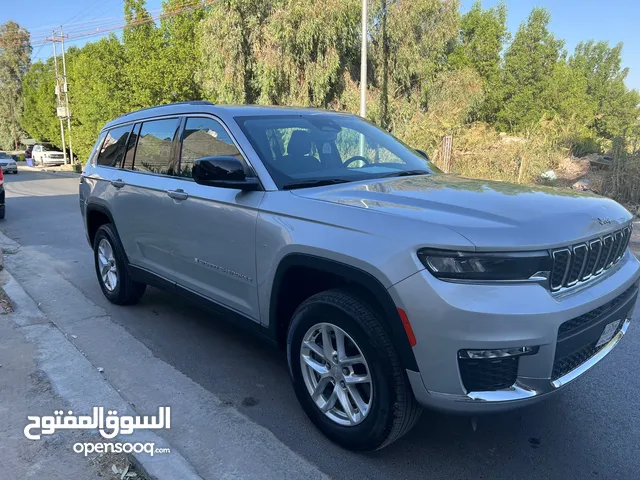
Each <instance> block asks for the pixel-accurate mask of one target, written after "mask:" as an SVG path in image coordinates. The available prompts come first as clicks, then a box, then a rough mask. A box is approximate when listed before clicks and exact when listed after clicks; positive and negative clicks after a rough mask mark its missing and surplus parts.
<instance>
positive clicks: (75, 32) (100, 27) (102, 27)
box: [0, 0, 215, 47]
mask: <svg viewBox="0 0 640 480" xmlns="http://www.w3.org/2000/svg"><path fill="white" fill-rule="evenodd" d="M214 1H215V0H203V1H202V2H201V3H200V4H195V5H194V4H193V0H185V1H183V2H181V3H178V4H176V5H175V6H174V7H178V8H177V9H175V10H172V11H171V12H166V13H162V11H163V10H164V9H163V8H159V9H156V10H151V11H148V13H149V16H148V17H146V18H142V19H139V20H134V21H132V22H129V23H127V22H126V20H125V18H124V17H110V18H103V19H100V20H96V21H91V22H86V23H81V24H78V25H79V26H78V27H76V28H75V29H71V30H72V33H69V39H70V40H76V39H80V38H90V37H95V36H100V35H104V34H106V33H109V32H113V31H117V30H121V29H123V28H126V27H133V26H137V25H142V24H145V23H151V22H156V21H158V20H163V19H166V18H170V17H173V16H175V15H180V14H183V13H188V12H191V11H195V10H199V9H201V8H205V7H207V6H209V5H211V4H213V2H214ZM152 12H153V13H152ZM106 20H110V21H106ZM99 22H104V23H102V24H100V23H99ZM90 25H95V26H91V27H90ZM67 31H69V30H67ZM13 38H14V39H15V40H17V39H19V38H21V37H19V36H15V37H13ZM3 40H4V41H6V42H8V41H10V40H11V38H10V37H5V38H4V39H3ZM47 43H49V39H48V37H44V38H37V39H35V40H32V41H31V45H32V46H37V45H42V44H47ZM21 44H22V42H17V43H14V44H8V43H4V44H2V45H0V47H14V46H19V45H21Z"/></svg>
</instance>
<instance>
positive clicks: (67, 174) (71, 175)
mask: <svg viewBox="0 0 640 480" xmlns="http://www.w3.org/2000/svg"><path fill="white" fill-rule="evenodd" d="M20 170H23V171H26V172H39V173H48V174H52V175H58V176H60V177H69V178H77V177H79V176H80V174H79V173H76V172H66V171H58V170H51V169H49V168H35V167H29V166H27V165H18V171H20Z"/></svg>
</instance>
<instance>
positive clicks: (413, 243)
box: [80, 102, 640, 450]
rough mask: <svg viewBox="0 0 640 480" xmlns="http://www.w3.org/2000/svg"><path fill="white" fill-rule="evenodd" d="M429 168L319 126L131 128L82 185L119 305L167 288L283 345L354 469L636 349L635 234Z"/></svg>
mask: <svg viewBox="0 0 640 480" xmlns="http://www.w3.org/2000/svg"><path fill="white" fill-rule="evenodd" d="M425 157H426V155H422V154H420V153H419V152H418V151H416V150H414V149H412V148H410V147H408V146H406V145H405V144H403V143H402V142H400V141H399V140H397V139H395V138H394V137H393V136H392V135H390V134H389V133H388V132H385V131H383V130H380V129H378V128H377V127H375V126H374V125H372V124H371V123H369V122H367V121H365V120H363V119H361V118H359V117H357V116H353V115H347V114H338V113H332V112H326V111H320V110H309V109H285V108H271V107H253V106H245V107H233V106H214V105H212V104H209V103H207V102H191V103H183V104H175V105H165V106H160V107H155V108H150V109H146V110H141V111H138V112H134V113H130V114H128V115H125V116H122V117H120V118H118V119H117V120H115V121H113V122H111V123H109V124H107V125H106V126H105V127H104V128H103V130H102V132H101V133H100V136H99V138H98V141H97V143H96V145H95V147H94V151H93V153H92V154H91V156H90V158H89V162H88V163H87V165H86V167H85V170H84V172H83V175H82V177H81V183H80V207H81V211H82V216H83V218H84V222H85V227H86V233H87V238H88V241H89V244H90V245H91V246H92V248H93V250H94V261H95V269H96V273H97V278H98V281H99V283H100V287H101V288H102V291H103V293H104V295H105V296H106V297H107V298H108V299H109V300H110V301H111V302H113V303H115V304H132V303H135V302H136V301H138V299H139V298H140V297H141V296H142V295H143V293H144V291H145V286H146V285H147V284H150V285H156V286H161V287H163V288H166V289H168V290H170V291H171V292H180V293H182V294H184V295H185V296H187V297H189V298H191V299H193V300H195V301H197V302H200V303H201V304H203V305H206V306H208V307H210V308H211V309H212V310H213V311H215V312H223V313H224V314H225V315H226V318H228V319H229V320H231V321H233V322H235V323H238V324H244V325H246V326H247V327H248V328H250V329H253V330H254V331H256V332H258V333H260V334H262V335H264V336H266V337H267V338H269V339H270V340H272V341H273V342H275V343H277V344H279V345H281V346H282V347H283V348H285V349H286V355H287V360H288V366H289V373H290V376H291V380H292V383H293V388H294V390H295V393H296V395H297V397H298V400H299V401H300V404H301V405H302V408H303V409H304V411H305V412H306V413H307V415H308V416H309V418H310V419H311V420H312V421H313V422H314V423H315V424H316V425H317V427H318V428H319V429H320V430H321V431H322V432H323V433H324V434H326V435H327V436H328V437H329V438H330V439H332V440H333V441H335V442H337V443H339V444H340V445H342V446H344V447H346V448H350V449H356V450H374V449H379V448H382V447H384V446H386V445H388V444H390V443H391V442H393V441H395V440H397V439H398V438H400V437H401V436H402V435H404V434H405V433H406V432H407V431H409V430H410V428H411V427H412V426H413V425H414V424H415V422H416V420H417V419H418V417H419V415H420V412H421V407H422V406H424V407H429V408H434V409H439V410H444V411H451V412H458V413H466V414H479V413H483V412H496V411H501V410H507V409H512V408H516V407H521V406H525V405H529V404H531V403H534V402H536V401H539V400H541V399H543V398H548V397H550V396H552V395H554V394H556V393H557V392H558V391H560V390H561V389H562V387H564V386H565V385H567V384H568V383H570V382H572V381H573V380H575V379H576V378H578V377H580V376H582V375H583V374H584V373H585V372H587V371H588V370H590V369H591V368H592V367H594V366H595V365H596V364H597V363H598V362H600V361H601V360H602V359H603V358H604V357H605V356H606V355H607V354H609V353H610V352H611V351H612V349H613V348H614V347H615V346H616V345H617V344H618V342H619V341H620V340H621V339H622V337H623V336H624V335H625V333H626V332H627V328H628V327H629V322H630V320H631V315H632V311H633V308H634V304H635V301H636V297H637V294H638V283H639V277H640V263H639V262H638V260H637V259H636V258H635V257H634V256H633V255H632V254H631V253H630V252H629V250H628V248H627V245H628V242H629V239H630V235H631V219H632V216H631V214H630V213H629V212H628V211H627V210H625V209H624V208H623V207H622V206H620V205H619V204H617V203H616V202H614V201H613V200H610V199H607V198H602V197H598V196H596V195H590V194H584V193H581V192H575V191H572V190H561V189H553V188H547V187H539V188H537V187H532V186H522V185H512V184H508V183H500V182H490V181H485V180H473V179H466V178H461V177H458V176H455V175H444V174H441V173H440V172H439V171H438V169H437V168H436V167H435V166H434V165H433V164H431V163H430V162H429V160H428V159H427V158H425ZM574 392H578V391H574ZM558 407H561V405H560V404H558ZM602 408H603V414H607V412H606V406H605V405H603V407H602Z"/></svg>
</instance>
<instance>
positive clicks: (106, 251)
mask: <svg viewBox="0 0 640 480" xmlns="http://www.w3.org/2000/svg"><path fill="white" fill-rule="evenodd" d="M98 268H99V269H100V277H101V278H102V284H103V285H104V287H105V288H106V289H107V290H109V291H110V292H113V291H114V290H115V288H116V286H117V285H118V268H117V266H116V258H115V256H114V255H113V247H111V244H110V243H109V241H108V240H107V239H106V238H103V239H102V240H100V243H99V244H98Z"/></svg>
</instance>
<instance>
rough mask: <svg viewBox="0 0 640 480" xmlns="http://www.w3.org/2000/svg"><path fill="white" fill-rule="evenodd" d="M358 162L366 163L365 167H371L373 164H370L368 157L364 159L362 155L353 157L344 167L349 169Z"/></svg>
mask: <svg viewBox="0 0 640 480" xmlns="http://www.w3.org/2000/svg"><path fill="white" fill-rule="evenodd" d="M358 160H360V161H362V162H364V166H367V165H371V162H369V159H368V158H367V157H363V156H362V155H354V156H353V157H351V158H350V159H349V160H347V161H346V162H345V163H344V166H345V167H346V168H349V165H351V164H352V163H353V162H356V161H358ZM360 168H362V167H360Z"/></svg>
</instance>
